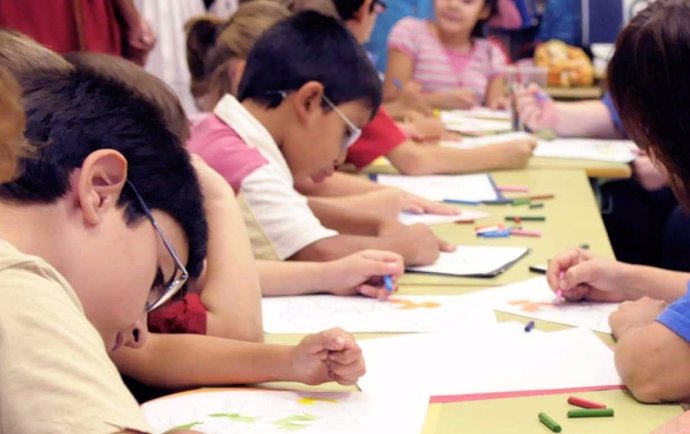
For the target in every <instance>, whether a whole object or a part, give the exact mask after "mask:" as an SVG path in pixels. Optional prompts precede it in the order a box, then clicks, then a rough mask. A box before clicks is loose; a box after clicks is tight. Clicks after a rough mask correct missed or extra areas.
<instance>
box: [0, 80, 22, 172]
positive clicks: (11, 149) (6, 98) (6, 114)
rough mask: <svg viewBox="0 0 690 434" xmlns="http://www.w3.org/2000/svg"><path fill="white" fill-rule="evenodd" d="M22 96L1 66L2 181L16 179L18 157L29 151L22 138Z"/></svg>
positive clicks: (0, 156)
mask: <svg viewBox="0 0 690 434" xmlns="http://www.w3.org/2000/svg"><path fill="white" fill-rule="evenodd" d="M20 98H21V94H20V92H19V85H18V84H17V82H16V81H15V80H14V78H13V77H12V76H11V75H10V73H9V71H7V70H6V69H5V68H2V67H0V113H2V116H0V183H2V182H8V181H10V180H12V179H14V177H15V172H16V168H17V158H18V157H19V156H21V155H25V153H26V151H27V149H26V145H25V144H24V141H23V140H22V132H23V131H24V125H25V121H24V110H23V109H22V106H21V104H20V102H19V100H20Z"/></svg>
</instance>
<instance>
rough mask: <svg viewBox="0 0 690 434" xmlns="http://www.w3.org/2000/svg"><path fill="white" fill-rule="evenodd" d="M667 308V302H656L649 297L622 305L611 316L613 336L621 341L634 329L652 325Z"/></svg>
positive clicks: (610, 323) (610, 322)
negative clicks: (626, 333) (621, 338)
mask: <svg viewBox="0 0 690 434" xmlns="http://www.w3.org/2000/svg"><path fill="white" fill-rule="evenodd" d="M666 306H667V303H666V302H665V301H663V300H654V299H652V298H649V297H642V298H641V299H639V300H635V301H626V302H623V303H621V305H620V307H619V308H618V310H616V311H615V312H613V313H612V314H611V316H609V325H610V326H611V332H612V333H613V336H615V337H616V339H619V338H620V337H621V336H622V335H623V334H625V332H627V331H628V330H630V329H632V328H636V327H643V326H646V325H648V324H651V323H652V322H654V320H656V318H657V317H658V316H659V314H660V313H661V312H663V310H664V309H666Z"/></svg>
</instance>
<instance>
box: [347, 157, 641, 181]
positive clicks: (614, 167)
mask: <svg viewBox="0 0 690 434" xmlns="http://www.w3.org/2000/svg"><path fill="white" fill-rule="evenodd" d="M526 168H527V169H545V170H583V171H584V172H585V173H586V174H587V176H588V177H590V178H603V179H609V180H616V179H629V178H630V177H631V176H632V169H631V167H630V165H629V164H625V163H614V162H607V161H595V160H583V159H574V158H545V157H531V158H530V159H529V161H528V163H527V167H526ZM345 170H346V171H351V172H354V168H352V167H345ZM362 173H365V174H376V173H382V174H397V173H398V171H397V170H396V169H395V167H393V166H392V165H391V163H390V162H389V161H388V160H387V159H386V158H383V157H382V158H378V159H376V160H375V161H374V162H373V163H372V164H370V165H369V166H367V167H365V168H364V169H362Z"/></svg>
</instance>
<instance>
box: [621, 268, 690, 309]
mask: <svg viewBox="0 0 690 434" xmlns="http://www.w3.org/2000/svg"><path fill="white" fill-rule="evenodd" d="M625 265H626V266H625V267H624V268H623V270H624V272H623V275H622V276H621V289H622V291H623V297H624V298H625V299H626V300H637V299H638V298H642V297H649V298H654V299H657V300H664V301H666V302H669V303H672V302H674V301H676V300H677V299H679V298H681V297H683V296H685V295H686V294H687V292H688V287H687V285H688V281H690V273H684V272H680V271H670V270H664V269H662V268H656V267H648V266H644V265H632V264H625Z"/></svg>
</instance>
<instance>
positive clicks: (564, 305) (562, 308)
mask: <svg viewBox="0 0 690 434" xmlns="http://www.w3.org/2000/svg"><path fill="white" fill-rule="evenodd" d="M459 297H460V298H462V299H464V300H465V301H466V302H468V303H474V304H476V305H478V306H482V307H486V308H490V309H495V310H498V311H501V312H508V313H513V314H516V315H522V316H527V317H530V318H536V319H542V320H545V321H550V322H555V323H559V324H567V325H572V326H576V327H584V328H588V329H591V330H595V331H599V332H603V333H611V328H610V327H609V322H608V319H609V315H610V314H611V313H612V312H613V311H615V310H616V309H618V306H619V304H618V303H596V302H577V303H568V302H564V301H561V302H558V301H557V300H556V295H555V294H554V293H553V291H551V289H549V285H548V283H547V282H546V278H545V277H536V278H534V279H529V280H525V281H523V282H519V283H514V284H511V285H506V286H501V287H498V288H490V289H484V290H480V291H475V292H473V293H471V294H466V295H461V296H459Z"/></svg>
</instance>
